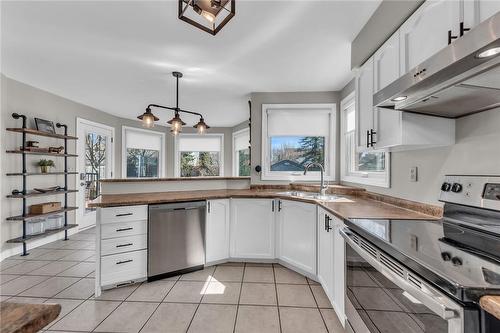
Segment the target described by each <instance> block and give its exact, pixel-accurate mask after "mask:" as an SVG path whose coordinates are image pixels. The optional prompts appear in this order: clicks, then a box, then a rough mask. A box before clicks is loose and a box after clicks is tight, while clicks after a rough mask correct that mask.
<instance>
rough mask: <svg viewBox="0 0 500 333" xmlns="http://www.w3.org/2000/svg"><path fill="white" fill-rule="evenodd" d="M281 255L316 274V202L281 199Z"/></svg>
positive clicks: (279, 202)
mask: <svg viewBox="0 0 500 333" xmlns="http://www.w3.org/2000/svg"><path fill="white" fill-rule="evenodd" d="M277 217H278V219H277V221H278V231H277V233H278V238H277V242H278V247H277V248H278V258H279V259H280V260H283V261H284V262H286V263H288V264H290V265H292V266H294V267H297V268H299V269H301V270H302V271H305V272H308V273H311V274H312V275H316V205H315V204H308V203H303V202H297V201H289V200H279V201H278V215H277Z"/></svg>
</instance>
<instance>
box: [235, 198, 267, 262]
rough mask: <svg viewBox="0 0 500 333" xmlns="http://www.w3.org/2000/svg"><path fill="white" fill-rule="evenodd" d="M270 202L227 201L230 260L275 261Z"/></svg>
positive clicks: (265, 200) (251, 200)
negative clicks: (229, 202)
mask: <svg viewBox="0 0 500 333" xmlns="http://www.w3.org/2000/svg"><path fill="white" fill-rule="evenodd" d="M273 202H274V200H271V199H231V237H230V238H231V247H230V256H231V257H233V258H254V259H274V258H275V253H274V252H275V251H274V240H275V224H274V219H275V216H274V215H275V213H274V203H273Z"/></svg>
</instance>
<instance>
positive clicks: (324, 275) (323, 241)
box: [318, 208, 334, 302]
mask: <svg viewBox="0 0 500 333" xmlns="http://www.w3.org/2000/svg"><path fill="white" fill-rule="evenodd" d="M327 216H328V214H327V213H326V211H325V210H323V209H321V208H320V209H319V210H318V280H319V283H321V286H322V287H323V290H324V291H325V293H326V295H327V296H328V298H329V299H330V302H331V301H332V300H333V292H334V290H333V256H334V248H333V233H332V232H331V230H330V232H328V231H327V230H326V225H327V223H328V222H327V220H326V218H327Z"/></svg>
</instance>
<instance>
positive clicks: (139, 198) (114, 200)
mask: <svg viewBox="0 0 500 333" xmlns="http://www.w3.org/2000/svg"><path fill="white" fill-rule="evenodd" d="M280 192H283V189H247V190H204V191H175V192H157V193H134V194H107V195H102V196H100V197H99V198H97V199H96V200H94V201H93V202H91V203H90V205H89V206H90V207H103V208H104V207H116V206H132V205H147V204H158V203H169V202H182V201H196V200H207V199H224V198H279V199H286V200H294V201H301V202H307V203H315V204H319V205H320V206H322V207H323V208H324V209H326V210H327V211H329V212H330V213H331V214H333V215H335V216H337V217H339V218H342V219H348V218H372V219H401V220H435V219H438V217H436V216H432V215H428V214H424V213H421V212H419V211H415V210H410V209H406V208H402V207H398V206H396V205H393V204H388V203H384V202H382V201H379V200H374V199H371V198H369V197H366V196H362V195H344V194H342V195H341V196H340V197H339V199H338V200H336V201H333V202H325V201H320V200H313V199H305V198H298V197H291V196H288V195H283V194H280Z"/></svg>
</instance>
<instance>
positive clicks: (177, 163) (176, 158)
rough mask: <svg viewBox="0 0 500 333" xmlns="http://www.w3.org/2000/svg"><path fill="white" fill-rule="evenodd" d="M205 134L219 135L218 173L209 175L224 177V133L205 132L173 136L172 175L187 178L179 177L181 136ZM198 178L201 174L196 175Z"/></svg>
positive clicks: (203, 135)
mask: <svg viewBox="0 0 500 333" xmlns="http://www.w3.org/2000/svg"><path fill="white" fill-rule="evenodd" d="M207 136H218V137H220V152H219V175H218V176H211V177H224V133H205V134H196V133H179V135H177V136H175V138H174V176H175V177H179V178H189V177H181V163H180V162H181V152H180V150H179V140H180V139H181V138H182V137H195V138H199V137H207ZM198 177H199V178H203V176H198Z"/></svg>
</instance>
